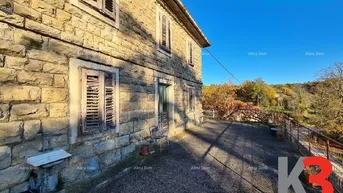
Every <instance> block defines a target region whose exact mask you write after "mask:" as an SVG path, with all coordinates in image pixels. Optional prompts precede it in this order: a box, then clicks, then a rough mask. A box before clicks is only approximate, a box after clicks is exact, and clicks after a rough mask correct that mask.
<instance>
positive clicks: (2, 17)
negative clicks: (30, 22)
mask: <svg viewBox="0 0 343 193" xmlns="http://www.w3.org/2000/svg"><path fill="white" fill-rule="evenodd" d="M0 21H5V22H7V23H10V24H13V25H16V26H20V27H24V18H23V17H21V16H19V15H16V14H7V13H5V12H3V11H0Z"/></svg>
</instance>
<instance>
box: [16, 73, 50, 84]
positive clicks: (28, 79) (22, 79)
mask: <svg viewBox="0 0 343 193" xmlns="http://www.w3.org/2000/svg"><path fill="white" fill-rule="evenodd" d="M17 80H18V82H19V83H26V84H30V85H37V86H52V84H53V81H54V76H53V75H52V74H47V73H39V72H28V71H20V72H18V76H17Z"/></svg>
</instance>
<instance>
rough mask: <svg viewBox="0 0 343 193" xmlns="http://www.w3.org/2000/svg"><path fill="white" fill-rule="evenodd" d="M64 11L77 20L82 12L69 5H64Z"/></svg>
mask: <svg viewBox="0 0 343 193" xmlns="http://www.w3.org/2000/svg"><path fill="white" fill-rule="evenodd" d="M64 10H65V11H66V12H68V13H70V14H72V15H73V16H76V17H78V18H81V17H82V16H83V15H85V14H83V13H82V11H81V10H80V9H78V8H77V7H75V6H73V5H71V4H69V3H66V4H65V5H64Z"/></svg>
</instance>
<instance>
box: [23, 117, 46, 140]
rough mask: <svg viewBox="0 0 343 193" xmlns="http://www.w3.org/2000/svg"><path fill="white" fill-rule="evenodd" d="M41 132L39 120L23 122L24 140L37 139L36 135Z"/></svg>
mask: <svg viewBox="0 0 343 193" xmlns="http://www.w3.org/2000/svg"><path fill="white" fill-rule="evenodd" d="M41 131H42V129H41V121H40V120H33V121H25V122H24V138H25V139H26V140H32V139H34V138H36V137H37V135H38V133H40V132H41Z"/></svg>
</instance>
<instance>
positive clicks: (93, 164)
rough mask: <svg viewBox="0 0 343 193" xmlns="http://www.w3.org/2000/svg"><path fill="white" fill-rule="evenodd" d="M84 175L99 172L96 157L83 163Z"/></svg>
mask: <svg viewBox="0 0 343 193" xmlns="http://www.w3.org/2000/svg"><path fill="white" fill-rule="evenodd" d="M85 163H86V165H85V168H86V170H85V174H86V175H94V174H96V173H98V172H99V159H98V157H93V158H90V159H89V160H88V161H87V162H85Z"/></svg>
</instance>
